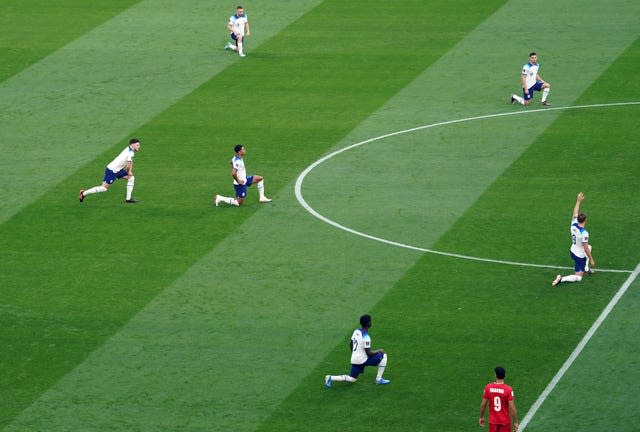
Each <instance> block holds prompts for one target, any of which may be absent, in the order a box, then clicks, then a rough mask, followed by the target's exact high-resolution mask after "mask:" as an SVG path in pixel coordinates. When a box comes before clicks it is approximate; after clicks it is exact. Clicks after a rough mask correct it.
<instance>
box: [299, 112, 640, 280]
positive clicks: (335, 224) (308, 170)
mask: <svg viewBox="0 0 640 432" xmlns="http://www.w3.org/2000/svg"><path fill="white" fill-rule="evenodd" d="M639 104H640V102H618V103H602V104H592V105H576V106H566V107H554V108H542V109H532V110H528V111H511V112H503V113H497V114H487V115H482V116H475V117H467V118H463V119H456V120H448V121H443V122H439V123H433V124H429V125H424V126H417V127H414V128H410V129H405V130H401V131H396V132H391V133H387V134H384V135H380V136H377V137H374V138H369V139H367V140H364V141H360V142H357V143H355V144H351V145H349V146H347V147H343V148H341V149H339V150H336V151H334V152H332V153H329V154H328V155H326V156H324V157H322V158H320V159H318V160H317V161H315V162H314V163H312V164H311V165H309V166H308V167H307V168H306V169H305V170H304V171H303V172H302V173H301V174H300V175H299V176H298V178H297V179H296V183H295V187H294V188H295V194H296V199H297V200H298V202H299V203H300V205H301V206H302V207H303V208H304V209H305V210H306V211H307V212H309V213H310V214H311V215H312V216H314V217H316V218H317V219H320V220H321V221H323V222H325V223H327V224H329V225H331V226H333V227H335V228H338V229H340V230H343V231H346V232H348V233H351V234H354V235H357V236H360V237H364V238H367V239H370V240H374V241H378V242H381V243H385V244H388V245H391V246H396V247H400V248H405V249H410V250H414V251H418V252H425V253H432V254H436V255H443V256H448V257H451V258H459V259H465V260H471V261H483V262H489V263H494V264H506V265H514V266H521V267H537V268H554V269H572V268H573V267H566V266H559V265H553V264H535V263H525V262H517V261H505V260H498V259H491V258H483V257H476V256H468V255H462V254H458V253H453V252H444V251H439V250H434V249H429V248H426V247H420V246H415V245H409V244H406V243H401V242H397V241H393V240H389V239H385V238H381V237H376V236H374V235H370V234H367V233H364V232H361V231H358V230H355V229H352V228H349V227H347V226H344V225H341V224H339V223H338V222H336V221H334V220H331V219H330V218H328V217H326V216H323V215H322V214H321V213H319V212H318V211H316V210H315V209H314V208H313V207H312V206H311V205H310V204H309V203H308V202H307V201H306V200H305V198H304V195H303V194H302V185H303V183H304V179H305V178H306V177H307V175H308V174H309V173H311V172H312V171H313V170H314V169H315V168H316V167H318V166H319V165H320V164H322V163H324V162H326V161H328V160H329V159H332V158H333V157H335V156H338V155H340V154H341V153H344V152H347V151H349V150H352V149H355V148H357V147H361V146H363V145H366V144H369V143H372V142H375V141H380V140H384V139H387V138H391V137H395V136H398V135H403V134H406V133H411V132H417V131H421V130H424V129H430V128H434V127H438V126H445V125H451V124H456V123H466V122H470V121H475V120H485V119H491V118H496V117H505V116H513V115H523V114H541V113H547V112H553V111H558V110H565V111H566V110H574V109H586V108H607V107H619V106H627V105H639ZM632 271H633V270H620V269H606V268H603V269H601V268H599V269H598V272H604V273H631V272H632Z"/></svg>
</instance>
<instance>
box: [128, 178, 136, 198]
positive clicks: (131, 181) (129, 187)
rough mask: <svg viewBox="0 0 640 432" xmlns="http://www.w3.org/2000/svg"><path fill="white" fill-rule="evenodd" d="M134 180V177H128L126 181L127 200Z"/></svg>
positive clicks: (131, 192)
mask: <svg viewBox="0 0 640 432" xmlns="http://www.w3.org/2000/svg"><path fill="white" fill-rule="evenodd" d="M135 180H136V178H135V177H134V176H131V177H129V181H127V200H130V199H131V195H132V194H133V184H134V183H135Z"/></svg>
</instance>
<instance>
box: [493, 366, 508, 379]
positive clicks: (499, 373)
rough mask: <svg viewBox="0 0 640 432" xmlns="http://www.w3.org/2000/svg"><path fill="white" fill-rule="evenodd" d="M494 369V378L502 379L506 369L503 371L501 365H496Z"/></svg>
mask: <svg viewBox="0 0 640 432" xmlns="http://www.w3.org/2000/svg"><path fill="white" fill-rule="evenodd" d="M494 371H495V372H496V378H498V379H504V377H505V375H507V371H505V370H504V368H503V367H502V366H497V367H496V368H495V369H494Z"/></svg>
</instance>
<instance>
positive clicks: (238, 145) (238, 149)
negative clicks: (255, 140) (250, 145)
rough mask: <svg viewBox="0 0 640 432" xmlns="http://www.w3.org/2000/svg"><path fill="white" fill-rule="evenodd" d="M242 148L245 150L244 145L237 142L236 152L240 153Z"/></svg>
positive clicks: (234, 149)
mask: <svg viewBox="0 0 640 432" xmlns="http://www.w3.org/2000/svg"><path fill="white" fill-rule="evenodd" d="M242 150H244V146H243V145H242V144H237V145H236V146H235V147H234V148H233V151H235V152H236V153H240V152H241V151H242Z"/></svg>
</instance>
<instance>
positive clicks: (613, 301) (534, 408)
mask: <svg viewBox="0 0 640 432" xmlns="http://www.w3.org/2000/svg"><path fill="white" fill-rule="evenodd" d="M639 273H640V263H638V265H637V266H636V268H635V269H634V270H633V272H632V273H631V274H630V275H629V277H628V278H627V280H626V281H625V282H624V283H623V284H622V286H621V287H620V289H619V290H618V292H616V295H614V296H613V298H612V299H611V301H610V302H609V304H608V305H607V307H605V308H604V310H603V311H602V313H601V314H600V316H599V317H598V319H596V321H595V322H594V323H593V325H592V326H591V328H590V329H589V330H588V331H587V333H586V334H585V335H584V337H583V338H582V340H581V341H580V343H578V345H577V346H576V348H575V349H574V350H573V352H572V353H571V355H570V356H569V358H567V360H566V361H565V362H564V364H563V365H562V367H561V368H560V369H559V370H558V372H557V373H556V374H555V375H554V377H553V378H552V379H551V382H549V384H548V385H547V387H546V388H545V389H544V391H543V392H542V393H541V394H540V396H539V397H538V399H536V401H535V402H534V404H533V405H532V406H531V408H530V409H529V411H528V412H527V414H526V415H525V416H524V418H523V419H522V422H521V423H520V427H519V429H518V430H520V431H524V430H525V429H526V427H527V425H528V424H529V423H530V422H531V420H532V419H533V417H534V416H535V415H536V413H537V412H538V410H539V409H540V407H541V406H542V404H543V403H544V401H545V400H546V399H547V397H549V394H551V392H552V391H553V389H554V388H555V387H556V385H557V384H558V383H559V382H560V380H561V379H562V377H563V376H564V375H565V374H566V373H567V371H568V370H569V368H570V367H571V365H573V363H574V362H575V361H576V359H577V358H578V356H579V355H580V353H582V351H583V350H584V348H585V347H586V346H587V344H588V343H589V341H590V340H591V338H592V337H593V335H594V334H595V333H596V332H597V331H598V329H599V328H600V326H601V325H602V323H603V322H604V320H606V319H607V317H608V316H609V314H610V313H611V311H612V310H613V308H614V307H615V306H616V304H618V302H619V301H620V299H621V298H622V296H623V295H624V293H626V292H627V290H628V289H629V287H630V286H631V284H632V283H633V282H634V281H635V280H636V278H637V277H638V274H639Z"/></svg>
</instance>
